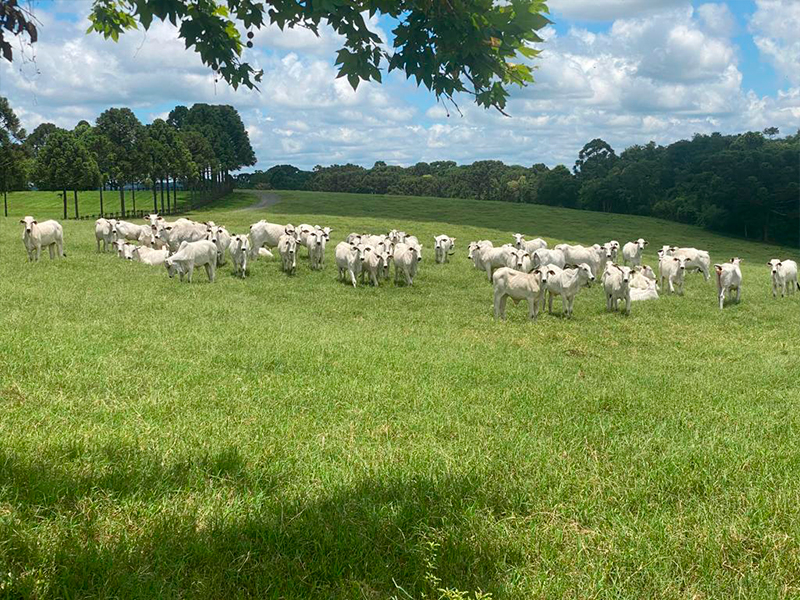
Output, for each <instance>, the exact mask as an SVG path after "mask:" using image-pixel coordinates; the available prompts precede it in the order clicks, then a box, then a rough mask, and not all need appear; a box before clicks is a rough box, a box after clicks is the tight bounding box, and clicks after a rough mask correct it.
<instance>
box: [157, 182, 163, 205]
mask: <svg viewBox="0 0 800 600" xmlns="http://www.w3.org/2000/svg"><path fill="white" fill-rule="evenodd" d="M158 183H159V188H161V212H162V213H163V212H164V180H163V179H160V180H159V182H158Z"/></svg>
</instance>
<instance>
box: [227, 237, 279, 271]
mask: <svg viewBox="0 0 800 600" xmlns="http://www.w3.org/2000/svg"><path fill="white" fill-rule="evenodd" d="M228 249H229V250H230V253H231V261H233V273H234V275H241V276H242V279H244V277H245V275H247V257H248V255H249V254H250V238H249V237H247V236H246V235H235V236H233V238H231V245H230V246H228ZM267 252H269V251H267Z"/></svg>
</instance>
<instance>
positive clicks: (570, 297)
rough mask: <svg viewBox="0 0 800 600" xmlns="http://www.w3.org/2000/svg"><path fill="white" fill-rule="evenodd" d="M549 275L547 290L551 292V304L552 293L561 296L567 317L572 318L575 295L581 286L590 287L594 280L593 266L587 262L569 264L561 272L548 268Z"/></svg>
mask: <svg viewBox="0 0 800 600" xmlns="http://www.w3.org/2000/svg"><path fill="white" fill-rule="evenodd" d="M548 275H549V277H548V278H547V279H546V286H547V291H549V292H550V294H551V298H550V302H551V306H552V301H553V300H552V295H556V296H561V300H562V302H563V305H564V310H565V311H566V316H567V318H572V306H573V304H574V303H575V296H577V295H578V293H579V292H580V291H581V288H584V287H590V286H591V285H592V282H593V281H594V279H595V278H594V274H593V273H592V268H591V267H590V266H589V265H588V264H587V263H582V264H580V265H567V266H566V268H565V269H564V270H563V271H561V272H560V273H557V272H555V271H554V270H553V269H548Z"/></svg>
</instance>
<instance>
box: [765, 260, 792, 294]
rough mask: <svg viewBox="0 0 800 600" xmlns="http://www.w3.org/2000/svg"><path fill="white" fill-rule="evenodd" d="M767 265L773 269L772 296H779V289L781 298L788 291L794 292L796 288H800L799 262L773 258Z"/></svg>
mask: <svg viewBox="0 0 800 600" xmlns="http://www.w3.org/2000/svg"><path fill="white" fill-rule="evenodd" d="M767 265H768V266H769V267H770V269H771V271H772V297H773V298H777V297H778V290H780V291H781V298H783V297H784V296H786V294H787V289H786V288H787V286H788V288H789V289H788V293H790V294H794V291H795V288H797V289H798V290H800V284H798V283H797V263H796V262H794V261H793V260H779V259H777V258H773V259H772V260H770V261H769V262H768V263H767Z"/></svg>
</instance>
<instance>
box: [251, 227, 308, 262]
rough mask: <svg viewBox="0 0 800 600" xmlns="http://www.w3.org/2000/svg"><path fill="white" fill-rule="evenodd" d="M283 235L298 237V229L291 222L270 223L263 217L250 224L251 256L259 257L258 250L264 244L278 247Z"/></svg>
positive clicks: (269, 246)
mask: <svg viewBox="0 0 800 600" xmlns="http://www.w3.org/2000/svg"><path fill="white" fill-rule="evenodd" d="M282 235H289V236H292V237H296V236H297V230H296V229H295V228H294V225H292V224H291V223H289V224H287V225H278V224H277V223H269V222H268V221H265V220H263V219H262V220H260V221H259V222H258V223H253V224H252V225H250V255H251V257H257V256H258V250H259V248H261V247H262V246H267V247H268V248H277V247H278V242H279V241H280V239H281V236H282Z"/></svg>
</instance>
